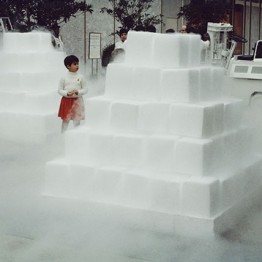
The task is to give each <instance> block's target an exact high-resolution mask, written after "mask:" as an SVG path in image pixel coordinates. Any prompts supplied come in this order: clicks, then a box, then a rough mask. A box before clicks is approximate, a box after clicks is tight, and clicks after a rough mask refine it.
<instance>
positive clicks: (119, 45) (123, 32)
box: [115, 28, 128, 49]
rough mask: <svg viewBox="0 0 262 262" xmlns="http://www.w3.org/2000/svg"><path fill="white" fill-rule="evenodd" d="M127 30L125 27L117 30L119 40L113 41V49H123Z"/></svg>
mask: <svg viewBox="0 0 262 262" xmlns="http://www.w3.org/2000/svg"><path fill="white" fill-rule="evenodd" d="M127 33H128V31H127V30H126V29H123V28H122V29H121V30H120V32H119V37H120V41H118V42H116V43H115V49H119V48H121V49H125V41H126V39H127Z"/></svg>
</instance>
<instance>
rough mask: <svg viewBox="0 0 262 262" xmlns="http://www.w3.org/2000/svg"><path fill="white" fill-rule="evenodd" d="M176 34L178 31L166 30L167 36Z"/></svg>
mask: <svg viewBox="0 0 262 262" xmlns="http://www.w3.org/2000/svg"><path fill="white" fill-rule="evenodd" d="M175 32H176V31H175V30H174V29H173V28H169V29H167V30H166V34H173V33H175Z"/></svg>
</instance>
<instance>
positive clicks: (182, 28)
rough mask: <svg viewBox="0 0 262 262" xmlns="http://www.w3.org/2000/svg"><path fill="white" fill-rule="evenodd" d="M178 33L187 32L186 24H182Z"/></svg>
mask: <svg viewBox="0 0 262 262" xmlns="http://www.w3.org/2000/svg"><path fill="white" fill-rule="evenodd" d="M179 33H182V34H186V33H187V26H186V25H182V27H181V29H180V30H179Z"/></svg>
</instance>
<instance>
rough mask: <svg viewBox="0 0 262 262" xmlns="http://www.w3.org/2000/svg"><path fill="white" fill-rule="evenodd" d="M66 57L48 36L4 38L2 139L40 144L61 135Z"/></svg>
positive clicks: (1, 46)
mask: <svg viewBox="0 0 262 262" xmlns="http://www.w3.org/2000/svg"><path fill="white" fill-rule="evenodd" d="M64 57H65V54H64V53H63V52H61V51H58V50H56V49H55V48H54V47H53V45H52V42H51V34H50V33H48V32H30V33H15V32H9V33H3V34H1V38H0V59H1V63H2V65H3V66H2V69H1V72H0V95H1V98H2V101H1V103H0V134H1V137H2V138H4V139H9V140H12V141H28V142H29V141H31V142H37V141H43V140H45V139H46V137H48V135H51V134H54V133H58V132H60V127H59V125H60V122H59V121H58V117H57V111H58V106H59V99H60V97H59V95H58V94H57V85H58V81H59V79H60V77H61V75H63V74H64V71H65V69H64V67H63V59H64Z"/></svg>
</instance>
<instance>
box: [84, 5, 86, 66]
mask: <svg viewBox="0 0 262 262" xmlns="http://www.w3.org/2000/svg"><path fill="white" fill-rule="evenodd" d="M85 4H86V0H85ZM84 63H85V64H86V11H85V12H84Z"/></svg>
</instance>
